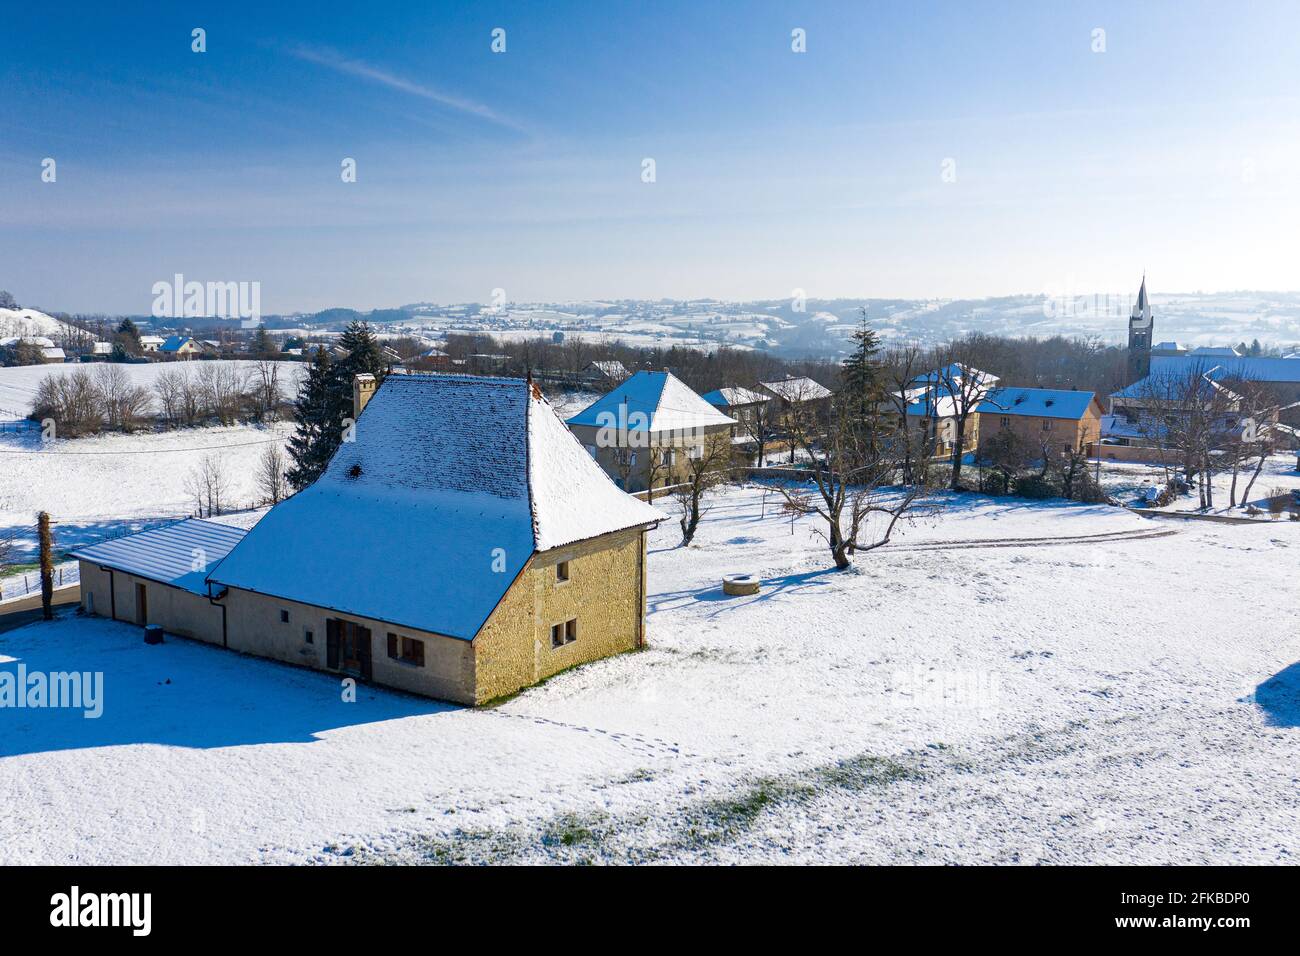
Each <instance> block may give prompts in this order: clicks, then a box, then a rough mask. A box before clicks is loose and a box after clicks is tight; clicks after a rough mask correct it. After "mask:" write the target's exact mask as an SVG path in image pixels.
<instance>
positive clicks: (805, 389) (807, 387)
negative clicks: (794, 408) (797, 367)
mask: <svg viewBox="0 0 1300 956" xmlns="http://www.w3.org/2000/svg"><path fill="white" fill-rule="evenodd" d="M758 385H759V387H760V388H765V389H767V390H768V391H769V392H771V393H772V394H773V395H775V396H776V397H777V398H780V399H782V400H784V401H787V402H815V401H818V400H820V399H823V398H830V397H831V390H830V389H829V388H826V387H825V386H824V385H820V384H818V383H817V382H814V381H813V380H812V379H810V378H808V377H806V376H804V377H800V378H787V379H783V380H782V381H780V382H759V383H758Z"/></svg>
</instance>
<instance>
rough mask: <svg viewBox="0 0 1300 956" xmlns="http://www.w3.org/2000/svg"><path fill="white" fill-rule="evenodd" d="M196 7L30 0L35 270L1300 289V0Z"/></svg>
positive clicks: (26, 298) (586, 295) (536, 281)
mask: <svg viewBox="0 0 1300 956" xmlns="http://www.w3.org/2000/svg"><path fill="white" fill-rule="evenodd" d="M183 6H184V9H181V7H182V5H179V4H175V5H173V4H157V5H147V4H135V3H130V2H123V3H115V4H111V5H98V4H96V5H91V4H84V5H82V4H76V3H72V4H66V5H62V6H60V7H58V8H57V9H54V8H49V7H46V6H39V5H26V6H23V7H19V6H17V5H13V4H11V5H9V9H8V10H7V11H6V22H5V28H4V30H5V35H6V41H7V43H6V46H7V48H8V50H9V53H8V55H6V57H5V58H3V60H0V129H3V131H4V135H3V137H0V288H8V289H10V290H11V291H13V292H14V294H15V295H16V296H17V297H18V299H19V300H20V301H22V302H24V303H32V304H39V305H42V306H44V307H47V308H50V309H63V310H68V311H133V312H147V311H148V309H149V305H150V302H151V300H152V295H151V292H150V289H151V286H152V285H153V283H154V282H155V281H158V280H160V279H167V278H170V277H171V276H172V275H173V274H174V273H177V272H181V273H184V274H185V276H186V277H187V278H188V279H198V280H201V281H202V280H221V281H259V282H260V283H261V285H262V307H263V310H264V311H267V312H276V311H292V310H298V309H317V308H323V307H327V306H332V305H346V306H353V307H357V308H369V307H380V306H393V305H398V304H401V303H406V302H412V301H424V300H427V301H438V302H454V301H485V300H487V299H488V298H489V297H490V295H491V292H492V290H493V289H494V288H502V289H504V290H506V294H507V297H508V298H509V299H511V300H515V301H536V300H565V299H592V298H615V297H659V296H671V297H690V296H717V297H721V298H730V299H753V298H769V297H784V296H788V295H790V294H791V290H793V289H796V288H798V289H803V290H805V291H806V293H807V294H808V295H810V296H813V297H834V296H908V297H957V296H984V295H998V294H1009V293H1017V292H1028V293H1038V292H1054V293H1060V292H1065V291H1073V292H1085V291H1088V292H1091V291H1101V292H1124V293H1131V291H1132V288H1133V287H1134V286H1135V284H1136V281H1137V278H1138V277H1139V274H1140V273H1141V271H1142V270H1143V269H1144V268H1145V269H1146V270H1147V271H1148V273H1149V274H1150V276H1151V287H1152V289H1153V290H1155V291H1164V292H1169V291H1192V290H1197V289H1201V290H1205V291H1211V290H1223V289H1243V288H1255V289H1275V290H1280V289H1295V288H1297V287H1300V281H1297V272H1298V271H1300V266H1297V262H1296V255H1295V250H1296V246H1297V240H1296V221H1297V212H1300V186H1297V181H1296V180H1297V175H1296V171H1297V170H1298V169H1300V109H1298V107H1300V69H1297V66H1296V59H1297V58H1296V53H1297V46H1296V40H1295V37H1296V36H1297V35H1300V4H1295V3H1278V4H1268V3H1250V4H1240V5H1235V4H1234V5H1230V4H1227V3H1218V4H1210V3H1194V2H1180V3H1158V2H1152V3H1142V4H1129V3H1115V4H1109V3H1082V2H1081V3H1072V4H1047V3H1023V4H1022V3H917V4H912V3H891V4H875V3H862V2H858V3H842V4H841V3H829V2H822V3H808V4H797V3H740V2H731V3H708V2H687V3H672V2H661V3H655V4H632V3H616V2H604V3H562V2H547V3H530V4H504V3H494V4H440V3H411V4H387V3H382V2H373V3H366V4H358V3H355V2H353V3H346V4H343V3H340V4H330V3H311V4H257V5H252V4H250V5H247V7H246V8H245V7H241V5H239V4H233V3H214V4H185V5H183ZM194 27H203V28H204V29H205V30H206V31H207V52H205V53H201V54H199V53H193V52H191V49H190V45H191V39H190V31H191V29H192V28H194ZM497 27H500V28H503V29H505V31H506V52H505V53H504V54H494V53H492V51H491V49H490V44H491V40H492V37H491V31H492V30H493V29H494V28H497ZM795 28H802V29H804V30H805V31H806V35H807V52H806V53H794V52H792V51H791V35H790V34H791V30H792V29H795ZM1097 28H1100V29H1104V30H1105V52H1103V53H1096V52H1093V49H1092V47H1093V45H1094V39H1093V31H1094V30H1095V29H1097ZM46 157H51V158H53V159H54V160H55V161H56V163H57V181H56V182H54V183H43V182H42V181H41V163H42V160H43V159H44V158H46ZM345 157H351V158H354V159H355V160H356V162H357V182H355V183H344V182H342V181H341V178H340V168H341V167H340V164H341V162H342V160H343V159H344V158H345ZM647 157H650V158H653V159H654V160H655V163H656V181H655V182H654V183H645V182H642V179H641V170H642V160H643V159H645V158H647ZM947 160H951V161H952V164H951V165H950V167H949V168H950V169H955V173H956V178H955V181H952V182H945V181H944V178H943V176H942V173H943V170H944V168H945V167H944V163H945V161H947Z"/></svg>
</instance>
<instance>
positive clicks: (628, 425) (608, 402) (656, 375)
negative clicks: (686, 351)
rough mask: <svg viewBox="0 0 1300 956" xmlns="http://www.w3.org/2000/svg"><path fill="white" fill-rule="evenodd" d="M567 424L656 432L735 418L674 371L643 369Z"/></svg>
mask: <svg viewBox="0 0 1300 956" xmlns="http://www.w3.org/2000/svg"><path fill="white" fill-rule="evenodd" d="M568 424H569V425H591V426H594V427H596V428H603V427H615V428H618V429H619V430H620V431H633V432H636V431H649V432H650V433H651V434H654V433H657V432H669V431H690V430H693V429H697V428H707V427H710V426H714V425H734V424H735V421H734V420H733V419H730V418H728V417H727V416H726V415H724V414H722V413H721V412H720V411H718V410H717V409H716V408H714V407H713V406H712V405H710V404H709V403H708V402H706V401H705V400H704V399H702V398H700V396H699V395H697V394H695V392H693V391H692V390H691V389H690V388H689V387H688V386H687V385H686V384H685V383H684V382H683V381H682V380H681V379H679V378H678V377H677V376H676V375H673V374H672V373H671V372H645V371H642V372H637V373H636V374H635V375H633V376H632V377H631V378H629V379H628V380H627V381H625V382H622V383H620V384H619V385H617V386H615V387H614V390H613V391H611V392H609V393H608V394H606V395H604V396H603V397H602V398H601V399H600V400H599V401H597V402H594V403H593V404H591V405H588V406H587V407H586V408H584V409H583V410H582V411H580V412H578V414H576V415H574V416H573V417H572V418H570V419H569V420H568Z"/></svg>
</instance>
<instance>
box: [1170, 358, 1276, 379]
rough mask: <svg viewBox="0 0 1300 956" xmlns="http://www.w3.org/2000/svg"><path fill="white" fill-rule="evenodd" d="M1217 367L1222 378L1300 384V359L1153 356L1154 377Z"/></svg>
mask: <svg viewBox="0 0 1300 956" xmlns="http://www.w3.org/2000/svg"><path fill="white" fill-rule="evenodd" d="M1215 367H1217V368H1219V369H1221V370H1222V375H1223V377H1226V378H1239V379H1242V380H1243V381H1252V382H1296V383H1300V359H1294V358H1257V357H1251V356H1246V355H1229V356H1205V355H1201V356H1196V355H1153V356H1151V373H1152V374H1153V375H1154V374H1156V373H1157V372H1159V373H1162V374H1165V375H1170V376H1182V375H1186V374H1188V373H1189V372H1191V371H1193V370H1196V369H1200V370H1202V371H1209V370H1210V369H1211V368H1215ZM1216 377H1217V376H1216Z"/></svg>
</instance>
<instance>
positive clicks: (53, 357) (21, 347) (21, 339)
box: [0, 335, 67, 365]
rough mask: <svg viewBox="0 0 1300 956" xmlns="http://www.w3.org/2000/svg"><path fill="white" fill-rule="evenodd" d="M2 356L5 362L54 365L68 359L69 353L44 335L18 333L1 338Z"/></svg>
mask: <svg viewBox="0 0 1300 956" xmlns="http://www.w3.org/2000/svg"><path fill="white" fill-rule="evenodd" d="M0 358H2V359H3V360H4V363H5V364H13V365H53V364H58V363H60V362H64V361H66V360H67V355H66V354H64V351H63V349H61V348H59V346H57V345H55V344H54V340H53V339H49V338H46V337H45V336H43V335H16V336H12V337H10V338H6V339H0Z"/></svg>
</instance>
